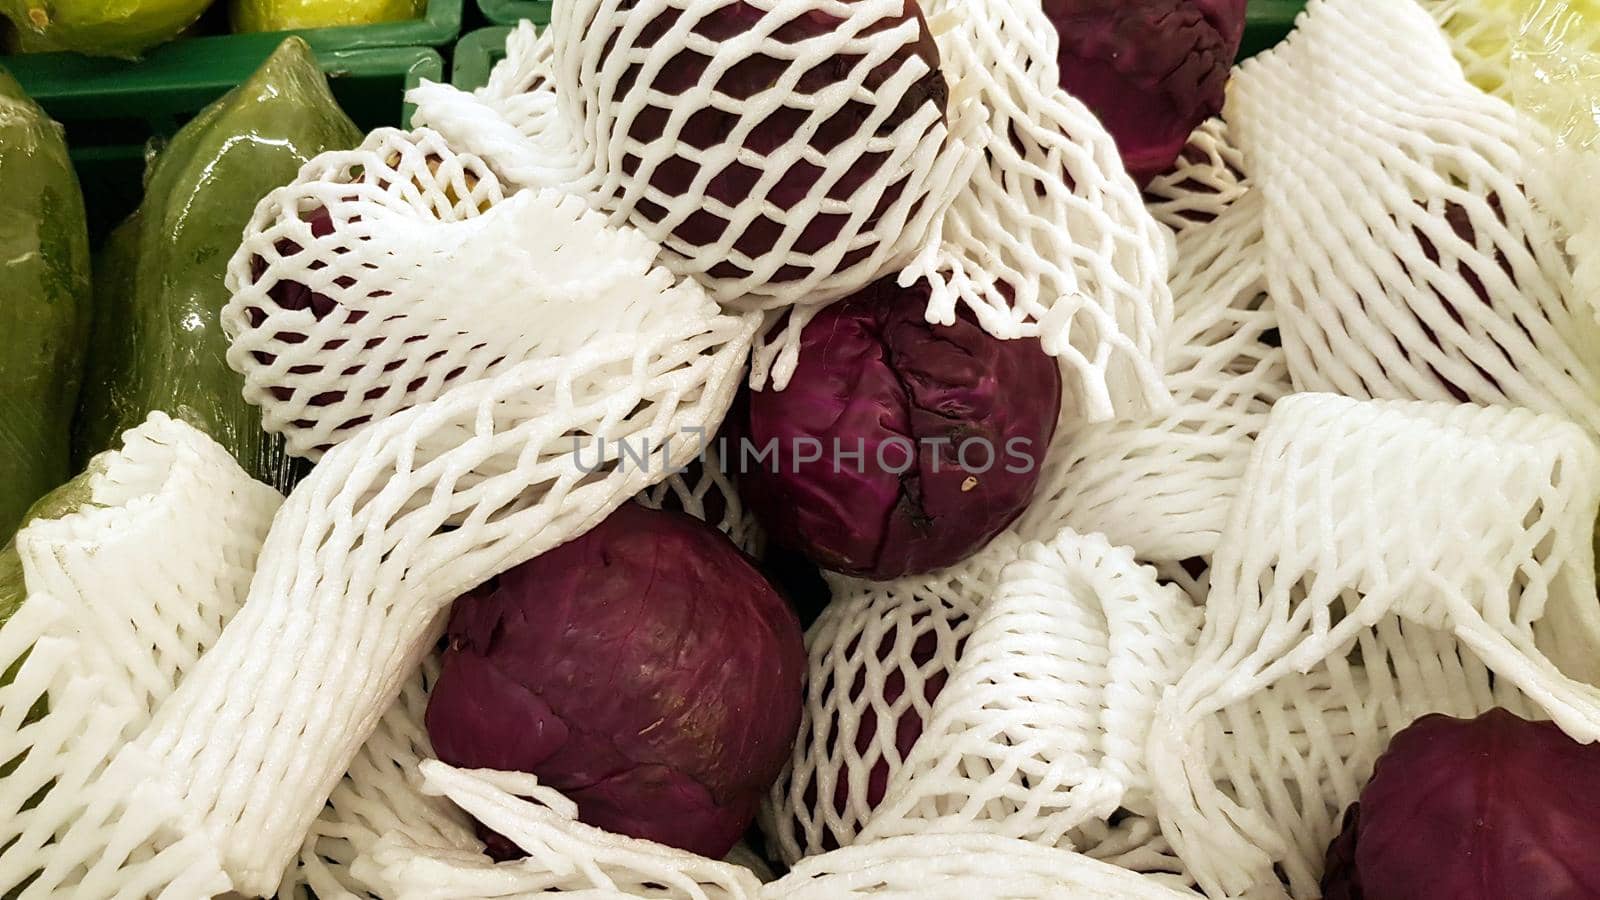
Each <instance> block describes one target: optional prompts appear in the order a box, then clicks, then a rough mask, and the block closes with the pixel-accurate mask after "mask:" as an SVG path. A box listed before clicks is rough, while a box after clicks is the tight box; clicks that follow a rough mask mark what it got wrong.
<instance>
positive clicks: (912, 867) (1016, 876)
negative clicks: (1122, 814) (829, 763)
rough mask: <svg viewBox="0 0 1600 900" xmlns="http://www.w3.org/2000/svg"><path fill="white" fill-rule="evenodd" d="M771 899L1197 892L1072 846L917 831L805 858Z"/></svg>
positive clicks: (1156, 896)
mask: <svg viewBox="0 0 1600 900" xmlns="http://www.w3.org/2000/svg"><path fill="white" fill-rule="evenodd" d="M761 896H762V898H763V900H837V898H845V897H881V898H896V897H898V898H902V900H972V898H974V897H982V898H984V900H1039V898H1058V900H1180V898H1189V900H1194V895H1193V894H1191V893H1187V892H1183V891H1178V890H1174V889H1172V888H1169V887H1165V886H1163V885H1161V884H1160V883H1158V882H1156V881H1154V880H1152V879H1150V878H1147V877H1145V876H1143V875H1140V874H1138V873H1136V872H1130V871H1127V870H1126V869H1120V868H1117V867H1116V866H1112V865H1109V864H1107V863H1103V862H1099V861H1097V860H1094V859H1090V858H1089V857H1087V856H1082V855H1079V854H1077V853H1073V852H1071V851H1069V850H1058V849H1055V848H1051V847H1043V846H1040V845H1038V844H1033V843H1029V842H1027V841H1021V840H1017V839H1015V838H1006V837H999V836H996V835H989V834H948V835H910V836H906V837H897V838H887V839H885V840H881V841H872V842H870V843H865V844H859V845H856V846H853V847H845V848H844V849H841V850H835V851H833V852H831V853H825V854H823V855H821V856H814V857H812V858H810V859H806V860H802V861H801V862H800V863H799V864H798V865H796V866H795V867H794V870H793V871H791V872H790V873H789V874H788V875H786V876H784V877H783V878H782V879H780V880H778V881H776V882H773V883H772V884H770V885H768V886H767V888H766V890H764V891H763V892H762V894H761Z"/></svg>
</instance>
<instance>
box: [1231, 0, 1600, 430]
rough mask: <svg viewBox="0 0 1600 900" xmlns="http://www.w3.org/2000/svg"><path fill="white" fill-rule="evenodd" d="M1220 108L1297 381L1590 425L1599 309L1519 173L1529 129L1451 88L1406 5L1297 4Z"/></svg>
mask: <svg viewBox="0 0 1600 900" xmlns="http://www.w3.org/2000/svg"><path fill="white" fill-rule="evenodd" d="M1226 115H1227V119H1228V122H1229V125H1230V129H1231V132H1232V136H1233V138H1234V139H1235V140H1236V141H1237V142H1238V143H1239V146H1240V147H1241V148H1242V149H1243V151H1244V153H1245V155H1246V157H1247V158H1248V159H1249V160H1250V161H1251V172H1250V176H1251V179H1252V180H1253V182H1254V184H1255V189H1256V190H1257V191H1259V192H1260V193H1262V194H1263V195H1264V196H1265V198H1266V211H1265V214H1264V217H1263V226H1264V230H1265V234H1266V271H1267V279H1268V283H1269V285H1270V287H1271V293H1272V296H1273V299H1274V300H1275V301H1276V303H1277V305H1278V314H1279V317H1280V320H1281V322H1282V326H1283V327H1282V334H1283V341H1284V347H1285V350H1286V351H1287V353H1288V361H1289V368H1290V372H1291V374H1292V376H1293V379H1294V384H1295V386H1296V387H1297V388H1300V389H1302V390H1317V391H1333V392H1337V393H1341V394H1346V395H1348V396H1353V397H1374V398H1393V399H1406V398H1413V399H1422V400H1456V401H1470V402H1477V403H1490V404H1510V405H1516V406H1526V407H1529V408H1532V409H1536V410H1539V411H1542V412H1554V413H1561V414H1563V415H1567V416H1570V417H1571V418H1573V419H1576V420H1577V421H1579V422H1581V423H1583V424H1585V425H1587V426H1589V427H1591V428H1595V427H1600V321H1597V320H1596V317H1595V315H1594V312H1593V307H1592V304H1591V303H1590V302H1589V300H1588V298H1585V297H1581V296H1579V294H1578V292H1577V290H1576V289H1575V287H1574V281H1573V272H1572V265H1573V263H1572V260H1571V258H1569V257H1568V256H1567V254H1566V253H1564V252H1563V247H1564V246H1565V241H1566V237H1567V235H1566V234H1565V233H1564V230H1563V228H1562V227H1561V226H1560V224H1559V223H1558V222H1557V221H1556V220H1555V219H1554V217H1552V216H1551V215H1550V214H1549V213H1548V212H1547V211H1546V210H1544V209H1541V207H1540V206H1539V205H1538V204H1535V203H1533V202H1531V201H1530V199H1529V197H1528V195H1527V191H1526V190H1525V186H1524V184H1523V181H1524V178H1525V175H1526V172H1527V166H1528V164H1529V162H1530V161H1531V160H1532V159H1533V157H1534V156H1535V155H1536V154H1535V151H1536V148H1537V147H1538V146H1539V140H1540V138H1539V132H1540V129H1539V127H1538V126H1537V125H1536V124H1535V123H1533V122H1532V120H1530V119H1527V118H1524V117H1522V116H1520V115H1519V114H1518V113H1517V112H1516V111H1515V110H1513V109H1512V108H1511V107H1510V106H1509V105H1508V104H1506V103H1505V102H1504V101H1502V100H1498V99H1496V98H1493V97H1490V96H1488V95H1486V94H1484V93H1483V92H1481V91H1480V90H1478V89H1477V88H1475V87H1473V86H1472V85H1470V84H1468V83H1467V81H1466V79H1465V78H1464V77H1463V75H1462V73H1461V69H1460V66H1459V65H1458V64H1457V63H1456V62H1455V60H1454V59H1453V58H1452V57H1451V54H1450V47H1449V45H1448V44H1447V42H1446V41H1445V40H1444V38H1443V37H1442V36H1441V33H1440V31H1439V28H1438V26H1437V25H1436V24H1435V23H1434V22H1433V21H1432V20H1431V19H1430V18H1429V17H1428V16H1427V14H1426V13H1425V12H1424V11H1423V10H1422V9H1421V8H1419V7H1418V6H1416V5H1415V4H1412V3H1390V2H1385V0H1313V2H1312V3H1311V4H1310V5H1309V6H1308V12H1307V14H1306V16H1305V17H1304V18H1303V19H1302V20H1301V24H1300V27H1299V28H1298V30H1297V31H1296V32H1295V33H1294V34H1293V35H1291V36H1290V37H1289V39H1288V40H1287V41H1286V42H1285V43H1284V44H1283V45H1280V46H1279V47H1278V48H1276V49H1275V50H1272V51H1269V52H1267V53H1265V54H1262V55H1261V56H1260V57H1257V58H1256V59H1254V60H1250V61H1247V62H1246V63H1244V64H1243V65H1242V66H1241V68H1240V70H1239V72H1238V74H1237V76H1236V77H1235V79H1234V81H1233V84H1232V85H1231V87H1230V91H1229V104H1228V109H1227V111H1226Z"/></svg>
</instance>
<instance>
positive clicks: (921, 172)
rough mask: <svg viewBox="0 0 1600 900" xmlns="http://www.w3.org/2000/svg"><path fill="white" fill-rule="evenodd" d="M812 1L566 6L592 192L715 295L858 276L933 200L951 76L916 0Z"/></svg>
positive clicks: (569, 59)
mask: <svg viewBox="0 0 1600 900" xmlns="http://www.w3.org/2000/svg"><path fill="white" fill-rule="evenodd" d="M801 6H802V7H804V8H803V9H801V10H800V11H798V12H797V11H795V9H794V8H793V7H792V6H790V5H785V4H779V3H774V2H773V0H723V2H719V3H705V2H696V0H621V2H619V3H616V4H614V5H611V6H609V7H608V5H607V4H604V3H601V2H599V0H582V2H578V3H574V4H558V5H557V12H556V18H555V24H553V25H552V27H553V28H555V29H556V32H557V34H558V35H560V38H559V39H558V40H557V42H556V44H557V46H556V51H555V53H556V57H557V61H556V66H557V68H558V70H559V71H561V72H562V73H564V75H565V78H564V79H563V80H562V83H563V84H571V85H574V86H575V87H576V89H575V90H573V91H570V92H568V95H569V98H570V99H568V101H567V102H569V103H571V104H572V111H573V112H574V113H575V118H576V119H577V120H578V121H581V122H583V123H584V128H585V129H586V130H587V132H588V134H589V137H590V139H591V140H592V141H593V145H594V152H595V161H596V162H597V163H598V165H599V168H600V173H599V174H600V176H601V177H600V184H599V186H598V187H597V188H596V191H597V192H598V193H599V194H600V195H601V196H602V197H604V198H608V202H609V203H610V204H611V205H612V206H613V208H614V209H617V210H619V211H625V212H626V213H627V214H628V215H629V216H630V218H631V220H632V221H633V224H635V225H637V226H639V227H640V228H641V229H642V230H644V231H645V232H646V233H648V234H649V235H650V236H651V237H652V238H654V239H657V240H659V241H661V242H662V243H663V244H664V245H665V246H666V247H667V248H668V249H669V250H670V251H671V252H672V253H674V254H676V255H678V256H679V257H681V259H680V260H679V261H678V265H675V266H674V268H675V269H677V270H679V271H686V272H693V273H694V274H697V275H700V276H702V277H704V278H706V279H707V280H708V282H709V284H710V285H711V286H713V287H714V288H716V289H717V290H718V299H722V300H733V299H738V298H743V297H745V296H746V295H751V294H764V293H768V292H770V291H772V290H774V289H772V288H769V287H768V285H785V284H789V283H793V282H805V283H806V284H807V285H811V286H820V285H824V284H827V285H834V284H836V283H838V282H839V281H841V280H843V281H846V282H848V283H850V285H851V287H858V286H859V285H861V284H864V283H865V282H866V281H868V280H870V279H871V278H873V277H876V275H877V274H878V273H879V272H881V271H882V270H883V268H884V263H885V262H886V261H887V259H888V258H895V257H899V256H901V255H903V251H904V249H905V248H904V247H900V246H899V244H900V243H901V232H902V231H905V232H907V233H908V234H907V237H908V238H914V237H915V235H914V234H909V232H911V231H914V230H915V228H913V226H912V223H913V222H924V221H925V220H926V218H927V216H929V215H932V213H933V212H934V211H933V210H932V209H929V208H925V207H927V206H931V205H932V204H931V203H924V199H925V198H926V197H927V196H928V195H929V194H930V192H931V191H932V190H933V189H934V188H936V187H938V186H937V185H933V184H930V183H929V178H930V174H929V171H928V169H927V159H926V155H925V154H923V153H921V152H920V150H921V149H926V147H929V146H932V147H937V146H939V145H942V144H943V142H944V136H945V114H946V111H947V106H948V104H949V86H948V84H947V83H946V82H945V79H944V75H943V74H942V72H941V71H940V68H939V66H940V57H939V48H938V45H937V44H936V43H935V42H934V40H933V36H932V34H931V32H930V31H929V29H928V25H927V22H926V21H925V20H924V19H923V14H922V9H921V7H920V5H919V3H918V2H917V0H904V3H903V5H901V6H900V7H899V8H893V9H892V8H889V7H886V6H884V5H883V4H871V3H864V2H862V0H827V2H823V0H812V2H811V3H809V4H801ZM907 69H914V70H916V71H917V72H918V73H919V74H918V75H917V76H916V77H915V78H914V80H910V81H907V80H906V77H907V72H906V70H907ZM709 98H714V99H715V102H714V103H713V102H712V100H711V99H709ZM912 150H918V151H919V152H911V151H912ZM824 160H826V162H824ZM813 194H815V195H816V196H813ZM861 209H865V210H867V214H866V215H865V216H864V217H863V218H862V219H861V220H860V221H854V222H853V221H852V219H853V218H854V217H855V216H856V215H857V212H858V210H861ZM880 226H881V227H880ZM891 245H893V246H891ZM863 272H864V274H863ZM845 273H848V274H849V276H850V277H849V278H845V279H841V278H839V277H836V276H840V275H841V274H845ZM849 289H850V288H849V287H847V288H844V290H849Z"/></svg>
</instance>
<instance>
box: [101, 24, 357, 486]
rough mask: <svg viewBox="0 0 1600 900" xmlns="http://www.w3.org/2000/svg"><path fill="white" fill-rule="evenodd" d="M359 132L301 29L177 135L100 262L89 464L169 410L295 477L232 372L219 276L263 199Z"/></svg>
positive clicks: (261, 473)
mask: <svg viewBox="0 0 1600 900" xmlns="http://www.w3.org/2000/svg"><path fill="white" fill-rule="evenodd" d="M360 140H361V133H360V131H359V130H358V129H357V128H356V126H355V124H354V123H353V122H351V121H350V118H349V117H348V116H346V115H345V114H344V112H343V111H342V110H340V109H339V106H338V104H337V103H336V102H335V101H334V99H333V94H332V93H331V92H330V91H329V89H328V82H327V79H326V78H325V77H324V76H323V74H322V70H321V69H320V68H318V66H317V63H316V60H315V58H314V57H313V56H312V55H311V50H310V48H309V47H307V46H306V44H305V42H304V41H302V40H300V39H299V38H290V39H288V40H286V41H284V42H283V44H282V46H280V47H279V48H278V50H277V51H276V52H275V53H273V55H272V57H271V58H270V59H268V60H267V61H266V63H265V64H264V65H262V67H261V68H260V69H259V70H257V71H256V73H255V74H254V75H253V76H251V77H250V79H249V80H248V81H246V82H245V83H244V84H242V85H240V86H239V87H237V88H235V89H234V90H233V91H231V92H230V93H229V94H228V95H227V96H225V97H223V98H222V99H221V100H218V101H217V102H216V103H214V104H212V105H211V106H209V107H207V108H206V109H205V110H204V111H203V112H201V113H200V115H199V116H198V117H197V118H196V119H195V120H194V121H192V122H190V123H189V124H188V125H186V126H185V127H184V128H183V129H182V130H181V131H179V132H178V134H177V135H176V136H174V137H173V139H172V141H171V143H169V144H168V145H167V147H166V149H165V150H163V151H162V152H161V154H160V156H158V157H157V158H156V161H155V163H154V164H153V165H152V167H151V170H150V173H149V176H148V177H147V178H146V179H145V198H144V202H143V203H142V204H141V205H140V207H139V210H138V212H137V213H135V214H134V219H133V220H132V221H131V222H130V223H127V224H124V225H123V226H122V227H121V228H119V229H118V231H117V233H116V234H114V235H113V237H112V239H111V241H110V242H109V244H108V246H107V248H106V249H105V251H104V254H103V256H102V258H101V263H102V267H101V275H100V277H99V279H98V286H99V296H98V298H97V301H96V304H97V306H96V308H97V315H98V319H99V321H98V322H97V323H96V325H95V331H94V336H93V338H92V340H91V346H92V347H93V348H94V349H93V352H92V353H91V355H90V360H89V373H88V381H87V383H86V387H85V390H84V404H83V407H82V409H81V410H80V412H79V421H78V426H77V441H76V444H77V448H76V449H77V456H78V458H79V459H80V460H81V459H86V458H88V457H89V456H92V455H93V454H95V453H98V452H100V451H102V450H105V449H107V448H109V447H112V446H115V445H116V443H117V438H118V436H119V435H121V433H122V432H123V431H126V430H127V429H129V428H133V427H136V426H137V425H139V423H141V422H143V421H144V419H145V417H146V416H147V415H148V414H149V413H150V412H151V411H152V410H161V411H163V412H166V413H168V414H169V415H171V416H173V417H174V418H180V419H183V420H185V421H187V422H188V423H189V424H191V425H194V426H195V427H196V428H199V429H200V430H202V431H204V432H206V433H207V434H209V435H211V437H212V438H214V439H216V441H217V442H218V443H219V444H221V445H222V446H224V447H226V448H227V449H228V450H229V451H230V452H231V453H232V454H233V455H234V457H235V458H236V459H237V460H238V461H239V464H240V465H241V466H243V467H244V470H245V471H246V472H249V473H250V474H251V475H252V476H254V477H256V478H259V479H260V480H262V481H265V482H266V483H267V484H270V485H272V486H273V487H276V488H278V489H279V490H281V491H284V492H287V491H288V490H289V489H290V488H292V487H293V482H294V480H295V477H296V475H297V474H298V473H299V472H300V471H301V469H302V466H300V465H297V461H295V460H294V459H292V458H291V457H289V456H288V455H287V454H285V452H284V449H283V443H282V441H281V440H279V439H275V438H273V437H271V436H269V435H267V434H266V433H264V432H263V431H262V430H261V413H260V411H259V410H257V409H256V408H255V407H253V406H250V405H249V404H248V403H246V402H245V401H244V398H243V391H244V379H243V377H242V376H240V375H239V374H238V373H236V372H234V371H233V370H232V369H230V368H228V363H227V349H228V339H227V336H226V335H224V334H223V332H222V323H221V321H220V319H219V317H220V314H221V311H222V308H223V307H224V306H225V305H227V302H228V297H229V294H228V290H227V288H226V287H224V285H223V276H224V274H225V272H226V270H227V266H228V260H229V259H230V258H231V257H232V256H233V253H234V251H235V250H236V249H237V248H238V246H239V240H240V237H241V235H242V234H243V233H244V227H245V225H246V224H247V223H248V222H249V220H250V216H251V215H252V213H253V212H254V211H255V207H256V204H257V202H259V201H260V199H261V198H262V197H263V196H265V195H266V194H267V193H268V192H270V191H271V190H272V189H273V188H276V187H279V186H280V185H284V184H287V183H288V182H290V181H292V180H293V179H294V177H295V175H296V174H297V173H298V172H299V170H300V167H301V166H302V165H303V164H305V162H306V161H307V160H309V159H311V158H312V157H314V156H316V155H317V154H319V153H322V152H324V151H327V150H335V149H346V148H350V147H354V146H355V145H356V144H357V143H358V142H359V141H360Z"/></svg>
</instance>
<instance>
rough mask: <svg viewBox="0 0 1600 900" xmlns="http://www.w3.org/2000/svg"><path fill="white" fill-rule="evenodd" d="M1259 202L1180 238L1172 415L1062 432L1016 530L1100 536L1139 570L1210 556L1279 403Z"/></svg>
mask: <svg viewBox="0 0 1600 900" xmlns="http://www.w3.org/2000/svg"><path fill="white" fill-rule="evenodd" d="M1261 209H1262V201H1261V198H1260V195H1259V192H1251V193H1249V194H1247V195H1246V196H1244V197H1243V198H1241V199H1239V200H1237V201H1236V202H1235V203H1234V204H1233V205H1232V206H1230V207H1229V208H1228V209H1227V210H1225V211H1223V212H1222V214H1221V216H1220V218H1218V219H1216V220H1215V221H1213V222H1210V223H1206V224H1196V225H1192V226H1191V227H1189V228H1188V229H1186V230H1184V231H1183V232H1182V233H1181V234H1179V236H1178V244H1177V247H1178V260H1177V264H1176V266H1175V268H1174V271H1173V276H1172V291H1173V296H1174V305H1175V307H1176V311H1177V315H1176V317H1175V319H1174V321H1173V326H1172V329H1171V331H1170V332H1169V338H1168V341H1169V342H1168V347H1167V353H1166V359H1167V361H1168V365H1169V370H1168V375H1167V385H1168V387H1169V388H1170V389H1171V391H1172V394H1173V401H1174V402H1173V406H1172V408H1171V409H1170V410H1168V411H1166V412H1165V413H1163V414H1160V415H1159V416H1157V417H1156V418H1153V419H1152V418H1148V417H1141V418H1135V419H1131V420H1124V421H1116V422H1106V423H1100V424H1094V425H1081V424H1078V425H1073V424H1069V423H1067V422H1065V421H1064V422H1063V423H1062V425H1061V426H1060V427H1058V428H1057V430H1056V435H1057V436H1056V438H1055V440H1054V442H1053V446H1052V447H1051V448H1050V452H1049V454H1047V455H1046V457H1045V461H1044V463H1043V466H1044V470H1043V472H1042V473H1041V475H1040V480H1039V488H1038V491H1037V493H1036V495H1035V499H1034V502H1033V503H1032V504H1031V505H1030V506H1029V508H1028V509H1027V511H1026V512H1024V513H1023V515H1022V518H1021V519H1019V520H1018V522H1017V524H1016V526H1014V530H1015V531H1016V532H1017V533H1018V534H1020V535H1021V536H1022V537H1023V538H1024V539H1026V540H1048V539H1049V538H1050V537H1051V536H1053V535H1054V534H1055V533H1056V532H1057V531H1059V530H1060V529H1061V528H1062V527H1063V526H1070V527H1072V528H1074V529H1076V530H1078V531H1080V532H1084V533H1091V532H1102V533H1104V534H1105V535H1106V536H1107V537H1109V538H1110V539H1111V542H1112V543H1114V544H1121V545H1125V546H1128V547H1132V548H1133V549H1134V551H1135V552H1136V554H1137V555H1138V556H1139V558H1140V559H1142V560H1144V561H1147V562H1178V561H1182V560H1186V559H1190V558H1195V557H1206V556H1210V555H1211V553H1212V552H1213V551H1214V550H1215V549H1216V542H1217V540H1218V536H1219V535H1220V534H1221V531H1222V526H1223V524H1224V522H1225V520H1226V518H1227V514H1228V507H1229V504H1230V503H1231V501H1232V499H1233V496H1234V494H1235V492H1236V491H1237V490H1238V484H1239V479H1240V478H1241V477H1242V476H1243V475H1244V469H1245V464H1246V463H1247V462H1248V461H1249V459H1250V450H1251V447H1252V446H1253V444H1254V440H1255V436H1256V434H1258V433H1259V432H1260V430H1261V428H1262V427H1264V426H1265V424H1266V420H1267V412H1268V411H1269V410H1270V409H1271V408H1272V404H1273V403H1275V402H1276V401H1277V400H1278V399H1279V398H1280V397H1282V396H1284V395H1285V394H1287V393H1289V392H1290V390H1291V388H1290V386H1289V374H1288V367H1287V364H1286V362H1285V359H1284V353H1283V350H1282V349H1281V348H1279V347H1277V346H1274V343H1275V342H1274V341H1273V337H1274V336H1275V334H1276V329H1277V327H1278V318H1277V314H1276V312H1275V310H1274V307H1273V304H1272V302H1271V299H1270V298H1269V297H1267V295H1266V277H1265V272H1264V270H1263V267H1262V264H1263V253H1264V245H1263V243H1262V239H1263V238H1262V232H1261Z"/></svg>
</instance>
